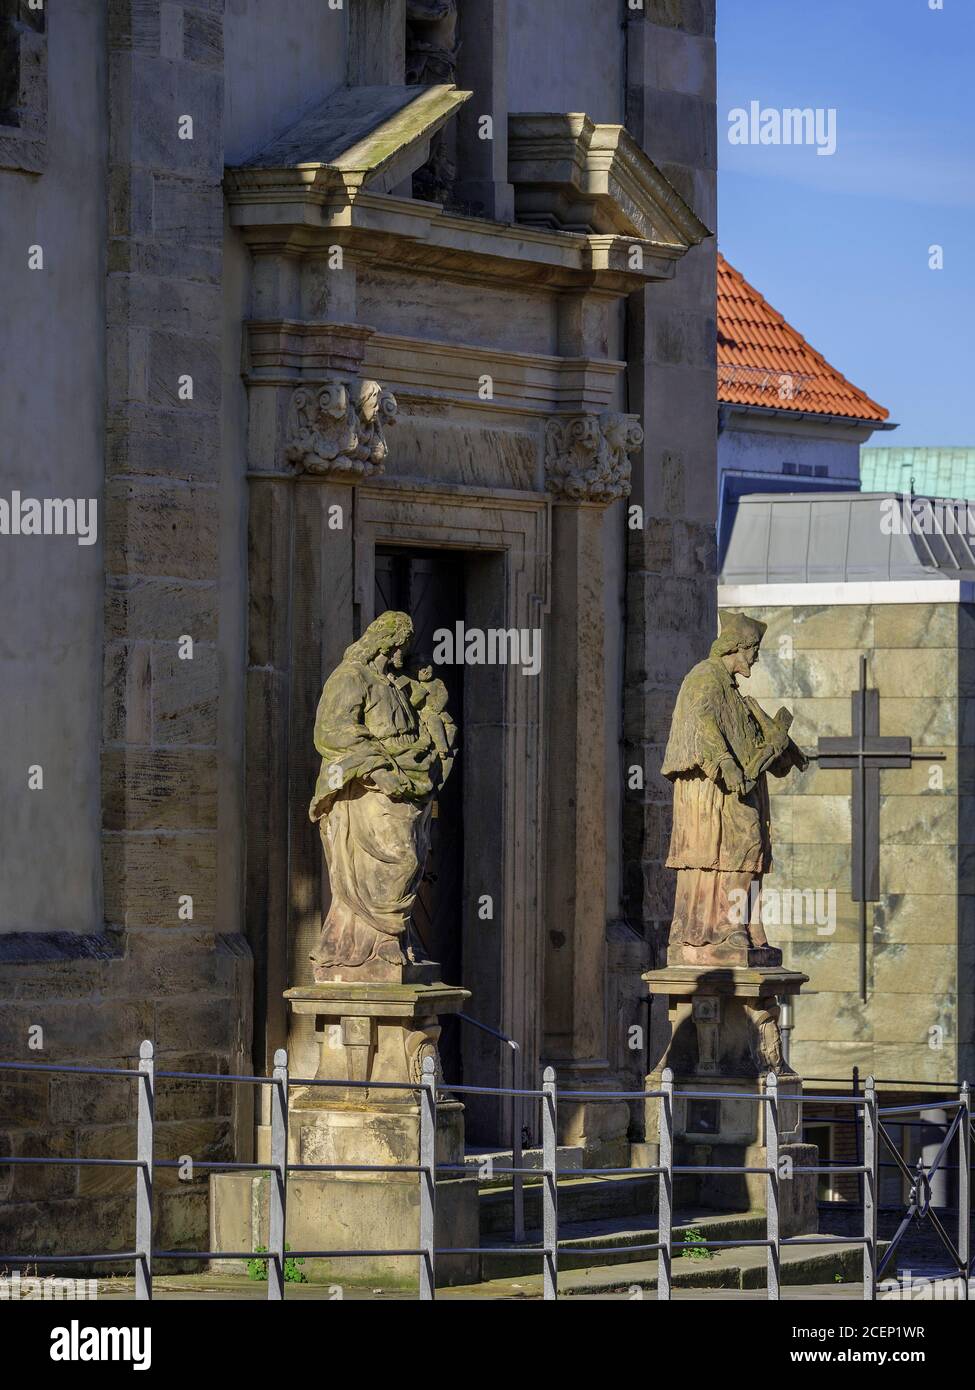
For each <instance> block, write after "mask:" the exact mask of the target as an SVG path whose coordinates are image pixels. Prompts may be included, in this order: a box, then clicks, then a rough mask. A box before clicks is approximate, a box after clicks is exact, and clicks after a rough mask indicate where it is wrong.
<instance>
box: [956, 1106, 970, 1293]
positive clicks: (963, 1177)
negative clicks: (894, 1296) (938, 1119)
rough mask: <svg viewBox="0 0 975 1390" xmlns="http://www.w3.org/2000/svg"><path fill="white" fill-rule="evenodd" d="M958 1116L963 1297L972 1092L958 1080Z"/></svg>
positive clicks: (967, 1261) (967, 1271)
mask: <svg viewBox="0 0 975 1390" xmlns="http://www.w3.org/2000/svg"><path fill="white" fill-rule="evenodd" d="M959 1100H960V1102H961V1119H960V1122H959V1125H958V1254H959V1255H960V1257H961V1258H960V1261H959V1263H960V1264H961V1266H962V1290H961V1296H962V1298H967V1297H968V1280H969V1275H970V1272H971V1264H972V1256H971V1229H972V1094H971V1087H970V1086H969V1084H968V1082H967V1081H963V1082H962V1083H961V1094H960V1096H959Z"/></svg>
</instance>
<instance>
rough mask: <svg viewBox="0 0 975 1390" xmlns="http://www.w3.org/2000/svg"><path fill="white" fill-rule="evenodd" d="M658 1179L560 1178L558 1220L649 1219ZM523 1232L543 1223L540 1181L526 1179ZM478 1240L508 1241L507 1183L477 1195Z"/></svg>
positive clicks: (509, 1208)
mask: <svg viewBox="0 0 975 1390" xmlns="http://www.w3.org/2000/svg"><path fill="white" fill-rule="evenodd" d="M658 1187H659V1184H658V1180H657V1177H656V1175H655V1174H646V1173H641V1172H639V1171H635V1172H634V1173H633V1174H632V1176H631V1175H630V1174H629V1173H625V1174H621V1175H620V1176H618V1177H609V1178H595V1177H592V1178H589V1177H579V1178H573V1177H565V1178H560V1179H559V1184H558V1193H559V1195H558V1202H559V1221H560V1223H562V1222H572V1221H596V1220H601V1219H607V1218H610V1217H621V1216H642V1217H643V1218H644V1219H645V1220H649V1219H650V1218H652V1216H653V1214H654V1212H655V1211H656V1210H657V1193H658ZM524 1193H525V1229H526V1230H531V1229H537V1228H539V1227H540V1226H541V1224H542V1183H541V1179H538V1180H535V1179H534V1178H526V1179H525V1186H524ZM480 1212H481V1221H480V1226H481V1241H482V1244H493V1243H494V1238H496V1237H500V1238H501V1239H510V1237H511V1233H512V1222H513V1215H512V1213H513V1204H512V1194H511V1187H510V1183H509V1185H508V1186H506V1187H499V1186H493V1187H484V1188H482V1191H481V1195H480Z"/></svg>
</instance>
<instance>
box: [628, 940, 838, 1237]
mask: <svg viewBox="0 0 975 1390" xmlns="http://www.w3.org/2000/svg"><path fill="white" fill-rule="evenodd" d="M643 978H644V980H645V981H646V982H647V986H648V988H649V990H650V994H651V996H655V995H656V996H662V997H664V998H666V1000H667V1010H668V1021H669V1024H670V1042H669V1044H668V1046H667V1050H666V1051H665V1053H664V1055H663V1056H662V1057H661V1058H660V1061H659V1062H658V1064H657V1066H656V1067H655V1068H654V1070H653V1071H652V1072H651V1073H650V1075H649V1076H648V1077H647V1089H648V1090H659V1089H660V1082H661V1078H662V1076H663V1072H664V1069H665V1068H666V1067H669V1068H670V1069H671V1071H672V1072H673V1073H674V1088H675V1090H677V1091H684V1092H691V1093H693V1092H694V1091H701V1092H707V1093H711V1094H710V1095H708V1096H706V1097H705V1096H703V1095H702V1097H701V1098H700V1099H695V1098H694V1096H693V1095H685V1096H682V1097H679V1098H676V1099H675V1101H674V1161H675V1163H677V1164H680V1165H694V1164H701V1165H710V1164H714V1165H740V1166H742V1167H759V1166H763V1165H764V1164H765V1142H766V1125H767V1122H768V1106H767V1105H766V1104H764V1103H759V1102H758V1101H757V1100H750V1099H743V1098H742V1093H746V1094H747V1095H755V1096H758V1095H761V1094H762V1093H763V1091H764V1088H765V1082H766V1077H767V1075H768V1073H769V1072H770V1071H772V1072H775V1074H776V1076H777V1078H778V1091H779V1107H778V1109H779V1154H780V1159H787V1160H789V1164H790V1166H791V1169H792V1171H793V1172H794V1176H793V1177H791V1178H788V1177H786V1178H784V1179H783V1180H782V1181H781V1183H780V1188H779V1201H780V1213H781V1224H782V1233H783V1235H795V1234H798V1233H801V1232H808V1231H814V1230H815V1229H816V1226H817V1211H816V1175H815V1174H814V1173H807V1174H803V1173H802V1171H801V1170H802V1168H803V1167H804V1166H808V1165H811V1164H815V1162H816V1157H815V1154H816V1150H815V1147H814V1146H813V1145H810V1144H803V1143H802V1120H801V1111H802V1105H801V1100H802V1082H801V1080H800V1078H799V1077H798V1076H797V1075H796V1074H795V1072H793V1071H792V1069H791V1067H789V1066H788V1064H787V1063H785V1062H784V1061H783V1059H782V1054H781V1038H780V1034H779V1027H778V1004H779V1001H780V1000H781V999H783V998H787V997H789V996H791V995H793V994H798V992H799V990H800V989H801V987H802V986H803V985H804V984H805V983H806V980H807V979H808V977H807V976H806V975H802V974H799V973H798V972H797V971H793V970H784V969H782V968H781V967H766V968H751V967H739V968H728V969H722V968H720V967H716V966H713V965H712V966H698V965H686V964H674V965H668V966H667V967H666V968H665V969H663V970H651V971H648V972H647V974H645V975H644V976H643ZM715 1093H718V1094H717V1098H714V1095H715ZM721 1093H726V1094H721ZM658 1125H659V1101H658V1100H657V1099H655V1098H653V1099H648V1100H647V1105H646V1136H647V1142H648V1144H649V1145H651V1146H653V1147H652V1149H651V1152H653V1151H654V1149H655V1146H656V1145H657V1143H658V1142H659V1130H658ZM765 1200H766V1181H765V1177H764V1175H763V1174H760V1173H751V1174H702V1176H701V1177H700V1178H694V1177H693V1176H692V1175H688V1176H682V1177H681V1178H679V1179H678V1180H677V1181H676V1182H675V1201H676V1203H677V1205H678V1207H684V1208H689V1207H704V1208H707V1209H714V1210H719V1211H747V1210H752V1209H756V1208H764V1206H765Z"/></svg>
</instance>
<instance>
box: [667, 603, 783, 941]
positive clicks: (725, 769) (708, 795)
mask: <svg viewBox="0 0 975 1390" xmlns="http://www.w3.org/2000/svg"><path fill="white" fill-rule="evenodd" d="M765 629H766V624H765V623H761V622H758V621H757V620H756V619H754V618H749V617H747V616H746V615H745V614H744V613H722V614H721V633H720V635H719V636H718V637H717V638H716V639H715V640H714V642H712V644H711V654H710V656H709V657H708V658H707V660H706V661H701V662H699V663H698V664H697V665H696V666H695V667H694V668H693V670H691V671H690V672H689V673H688V674H687V675H686V676H685V677H684V680H683V683H682V684H681V688H680V690H679V692H678V695H677V703H676V705H675V706H674V716H673V720H672V722H671V726H670V739H669V741H668V743H667V748H666V751H665V752H664V760H663V765H662V767H661V771H662V772H663V775H664V776H665V777H669V778H670V780H671V781H672V782H673V784H674V821H673V832H672V834H671V839H670V853H669V855H668V857H667V867H668V868H670V869H676V870H677V893H676V898H675V902H674V917H673V921H672V923H671V929H670V950H669V954H668V959H669V961H670V962H671V963H679V962H686V963H687V964H689V965H728V966H744V965H751V966H779V965H781V964H782V952H781V951H779V950H776V949H775V948H774V947H771V946H769V944H768V940H767V938H766V935H765V928H764V927H763V925H762V918H761V907H760V904H761V898H760V890H761V886H762V877H763V875H764V874H765V873H766V872H767V871H768V870H769V869H770V868H771V865H772V842H771V835H770V810H769V794H768V786H767V774H769V773H771V775H772V776H773V777H785V776H786V775H787V774H788V773H789V772H790V771H791V770H792V768H798V769H800V770H801V769H803V768H805V767H806V766H808V759H807V758H806V757H805V755H804V754H803V753H802V750H801V749H800V748H798V747H797V746H796V744H795V743H793V741H792V739H791V738H790V737H789V727H790V725H791V723H792V716H791V714H790V713H789V711H788V710H787V709H784V708H783V709H780V710H779V712H778V713H777V714H776V715H775V716H774V718H773V717H772V716H771V715H769V714H766V712H765V710H763V709H762V707H761V705H760V704H759V703H758V701H757V700H754V699H752V698H751V697H750V696H748V695H743V694H742V693H741V691H740V690H739V689H738V683H737V677H738V676H745V677H747V676H748V675H749V674H750V673H751V669H752V667H753V666H754V665H755V662H756V661H757V660H758V649H759V646H760V644H761V641H762V637H763V636H764V634H765Z"/></svg>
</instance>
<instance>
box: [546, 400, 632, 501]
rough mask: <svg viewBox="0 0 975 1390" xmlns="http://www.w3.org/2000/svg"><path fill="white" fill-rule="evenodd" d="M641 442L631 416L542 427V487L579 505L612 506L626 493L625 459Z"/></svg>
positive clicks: (627, 466)
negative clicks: (543, 450)
mask: <svg viewBox="0 0 975 1390" xmlns="http://www.w3.org/2000/svg"><path fill="white" fill-rule="evenodd" d="M642 443H643V430H642V429H641V428H640V426H639V424H638V423H637V421H636V419H635V418H634V417H633V416H632V415H621V414H617V413H614V412H612V411H605V412H604V413H603V414H602V415H578V416H575V417H574V418H572V419H554V420H549V422H548V424H547V425H546V427H545V486H546V487H547V488H548V490H549V492H554V493H556V494H557V495H558V496H560V497H566V498H571V499H572V500H573V501H580V502H615V501H616V499H617V498H618V497H628V496H629V492H630V460H629V455H630V454H631V453H632V452H633V450H634V449H637V448H639V446H640V445H641V444H642Z"/></svg>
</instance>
